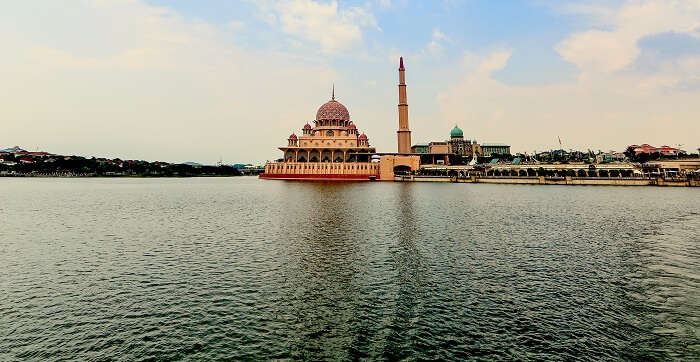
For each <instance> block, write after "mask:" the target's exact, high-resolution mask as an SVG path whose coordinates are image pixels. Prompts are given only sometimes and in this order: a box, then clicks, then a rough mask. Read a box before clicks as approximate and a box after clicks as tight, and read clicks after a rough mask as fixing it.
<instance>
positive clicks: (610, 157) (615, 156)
mask: <svg viewBox="0 0 700 362" xmlns="http://www.w3.org/2000/svg"><path fill="white" fill-rule="evenodd" d="M625 158H626V157H625V154H624V153H622V152H615V151H610V152H604V153H599V154H597V155H596V156H595V161H596V162H597V163H605V162H621V161H624V160H625Z"/></svg>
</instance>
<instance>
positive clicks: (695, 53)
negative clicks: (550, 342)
mask: <svg viewBox="0 0 700 362" xmlns="http://www.w3.org/2000/svg"><path fill="white" fill-rule="evenodd" d="M0 41H1V44H2V47H3V51H2V55H1V56H0V82H1V83H0V147H6V146H13V145H15V144H17V145H20V146H24V147H25V148H28V149H31V150H36V149H37V148H38V149H41V150H46V151H50V152H57V153H64V154H81V155H87V156H91V155H95V156H106V157H122V158H135V159H147V160H163V161H169V162H180V161H199V162H205V163H213V162H215V161H217V160H218V159H219V158H220V157H221V158H223V160H224V161H225V162H261V161H264V160H266V159H274V158H278V157H280V151H278V150H277V147H279V146H281V145H284V144H286V138H287V136H289V134H290V133H292V132H295V133H297V134H299V133H300V129H301V127H302V126H303V125H304V124H305V123H306V122H308V121H311V120H312V119H313V118H314V117H315V114H316V110H317V108H318V107H319V106H320V105H321V104H323V103H324V102H326V101H327V100H328V99H329V98H330V90H331V84H332V83H333V82H335V88H336V97H337V99H338V100H339V101H340V102H342V103H343V104H345V106H347V107H348V109H349V110H350V114H351V118H352V119H353V120H354V122H355V123H356V124H357V126H358V128H359V129H360V130H361V131H363V132H366V133H367V135H368V136H369V139H370V143H371V144H372V145H373V146H375V147H377V150H378V151H380V152H393V151H395V150H396V128H397V123H398V122H397V109H396V104H397V101H398V99H397V89H396V84H397V77H398V75H397V66H398V57H399V56H400V55H403V56H404V59H405V63H406V71H407V84H408V103H409V119H410V126H411V129H412V130H413V142H414V143H416V142H419V141H430V140H442V139H445V138H446V137H447V136H448V134H449V131H450V129H451V128H452V127H453V126H454V125H455V124H458V125H459V126H460V127H461V128H462V129H463V130H464V132H465V136H466V137H468V138H472V139H473V138H476V139H477V140H478V141H479V142H505V143H509V144H511V145H512V147H513V151H515V152H518V151H526V152H532V151H533V150H538V151H542V150H548V149H551V148H554V147H556V146H557V136H560V137H561V139H562V141H563V143H564V147H565V148H574V149H583V150H585V149H589V148H590V149H594V150H598V149H602V150H610V149H615V150H622V149H623V148H624V147H625V146H626V145H628V144H631V143H644V142H646V143H651V144H654V145H661V144H668V145H677V144H682V145H683V148H685V149H687V150H694V149H696V148H698V147H700V126H699V124H700V0H658V1H656V0H648V1H644V0H635V1H565V0H529V1H528V0H522V1H515V0H513V1H491V0H481V1H479V0H472V1H456V0H451V1H448V0H446V1H442V2H441V1H408V0H405V1H401V0H381V1H340V2H335V1H332V2H328V1H320V0H319V1H312V0H290V1H262V0H261V1H241V2H229V1H218V0H217V1H206V0H198V1H190V0H180V1H161V0H150V1H136V0H134V1H77V0H76V1H30V0H26V1H3V2H2V4H0Z"/></svg>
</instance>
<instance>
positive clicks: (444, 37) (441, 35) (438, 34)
mask: <svg viewBox="0 0 700 362" xmlns="http://www.w3.org/2000/svg"><path fill="white" fill-rule="evenodd" d="M433 39H435V40H447V35H445V33H443V32H441V31H440V28H435V29H433Z"/></svg>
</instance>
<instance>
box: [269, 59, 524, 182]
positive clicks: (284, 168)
mask: <svg viewBox="0 0 700 362" xmlns="http://www.w3.org/2000/svg"><path fill="white" fill-rule="evenodd" d="M398 87H399V104H398V115H399V122H398V123H399V124H398V130H397V131H396V137H397V145H398V147H397V152H395V153H377V152H376V150H375V148H374V147H372V146H370V143H369V137H367V135H366V134H365V133H361V132H360V130H359V129H358V128H357V126H356V125H355V123H354V122H353V121H352V120H351V119H350V112H349V111H348V109H347V108H346V107H345V106H344V105H342V104H341V103H340V102H338V101H337V100H336V99H335V87H334V89H333V91H332V92H331V99H330V100H329V101H328V102H326V103H325V104H323V105H322V106H321V107H320V108H319V109H318V111H317V112H316V118H315V119H314V121H313V126H312V125H311V124H309V123H306V124H305V125H304V126H303V127H302V128H301V134H300V135H299V136H297V135H296V133H292V134H291V135H289V137H288V138H287V145H286V146H283V147H280V148H279V149H280V150H281V151H282V158H281V159H279V160H278V161H277V162H269V163H268V164H267V165H265V171H264V173H262V174H261V175H260V178H265V179H280V180H366V181H369V180H381V181H393V180H394V176H395V175H406V174H411V173H415V172H416V171H418V170H419V169H420V167H421V164H423V165H431V164H432V165H435V164H443V165H446V164H450V163H451V160H453V159H455V157H464V158H468V159H469V158H471V159H472V160H474V162H475V160H476V157H477V156H480V155H484V154H486V153H493V152H501V153H503V152H508V153H509V152H510V146H506V145H499V147H498V148H493V150H491V148H489V147H490V145H486V144H484V145H480V144H478V143H477V142H476V140H469V139H465V138H464V132H462V130H461V129H460V128H459V127H457V125H455V127H454V128H453V129H452V131H450V139H449V140H445V141H444V142H442V141H441V142H430V143H429V144H417V145H413V146H411V130H410V128H409V126H408V102H407V95H406V69H405V68H404V64H403V57H401V58H399V84H398ZM487 146H488V147H487ZM504 147H507V149H506V148H504Z"/></svg>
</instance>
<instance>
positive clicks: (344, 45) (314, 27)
mask: <svg viewBox="0 0 700 362" xmlns="http://www.w3.org/2000/svg"><path fill="white" fill-rule="evenodd" d="M256 4H257V5H258V6H259V7H260V9H261V10H262V11H263V13H266V14H269V15H270V14H271V15H273V16H274V18H276V19H278V21H279V24H280V25H281V29H282V31H284V32H285V33H288V34H291V35H294V36H296V37H299V38H300V39H304V40H306V41H310V42H314V43H317V44H319V45H320V46H321V49H322V50H323V51H324V52H326V53H332V52H336V51H340V50H345V49H349V48H353V47H355V46H357V45H359V44H361V42H362V30H363V28H366V27H374V28H377V29H378V28H379V27H378V26H377V22H376V20H375V18H374V15H373V14H372V13H371V12H370V11H369V10H367V9H364V8H360V7H352V8H347V9H341V8H339V6H338V2H337V1H332V2H329V3H321V2H316V1H313V0H287V1H280V2H272V3H266V2H256ZM269 15H268V16H269Z"/></svg>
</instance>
